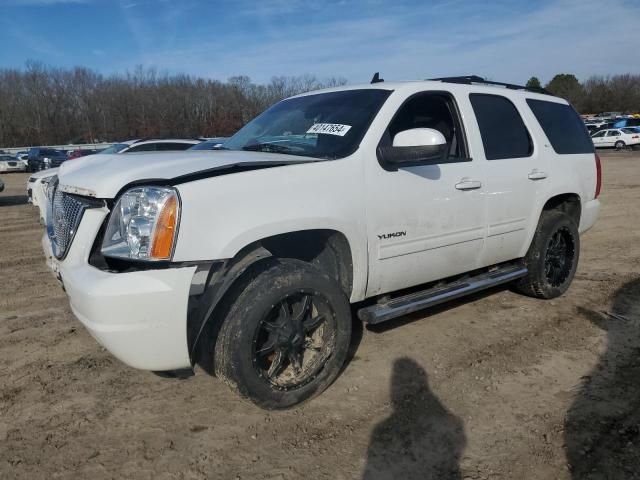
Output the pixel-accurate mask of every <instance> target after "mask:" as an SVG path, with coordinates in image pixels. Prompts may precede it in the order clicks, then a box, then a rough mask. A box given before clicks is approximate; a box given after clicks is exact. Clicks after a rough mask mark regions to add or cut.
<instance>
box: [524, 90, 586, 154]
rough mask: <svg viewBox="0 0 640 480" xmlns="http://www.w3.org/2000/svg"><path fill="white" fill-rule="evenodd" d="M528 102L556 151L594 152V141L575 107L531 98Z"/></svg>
mask: <svg viewBox="0 0 640 480" xmlns="http://www.w3.org/2000/svg"><path fill="white" fill-rule="evenodd" d="M527 103H528V104H529V107H530V108H531V111H532V112H533V114H534V115H535V117H536V119H537V120H538V123H540V126H541V127H542V130H544V133H545V135H546V136H547V138H548V139H549V141H550V142H551V146H552V147H553V149H554V150H555V152H556V153H558V154H560V155H570V154H576V153H593V142H592V141H591V138H589V133H588V131H587V129H586V128H585V126H584V123H583V122H582V120H581V119H580V117H579V116H578V114H577V113H576V111H575V110H574V109H573V107H571V106H570V105H566V104H563V103H555V102H546V101H544V100H533V99H531V98H530V99H527Z"/></svg>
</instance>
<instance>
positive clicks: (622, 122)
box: [611, 118, 640, 128]
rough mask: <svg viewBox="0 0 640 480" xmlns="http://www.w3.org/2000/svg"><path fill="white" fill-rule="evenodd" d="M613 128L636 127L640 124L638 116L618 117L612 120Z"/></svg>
mask: <svg viewBox="0 0 640 480" xmlns="http://www.w3.org/2000/svg"><path fill="white" fill-rule="evenodd" d="M611 126H612V127H613V128H624V127H638V126H640V118H619V119H617V120H615V121H614V122H612V125H611Z"/></svg>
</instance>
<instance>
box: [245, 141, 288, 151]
mask: <svg viewBox="0 0 640 480" xmlns="http://www.w3.org/2000/svg"><path fill="white" fill-rule="evenodd" d="M242 150H246V151H249V152H267V153H292V149H290V148H289V147H285V146H284V145H278V144H275V143H253V144H251V145H245V146H244V147H242Z"/></svg>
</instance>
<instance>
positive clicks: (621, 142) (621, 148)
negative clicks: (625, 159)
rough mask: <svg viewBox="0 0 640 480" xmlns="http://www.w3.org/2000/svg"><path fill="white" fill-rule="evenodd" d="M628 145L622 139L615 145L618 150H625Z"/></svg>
mask: <svg viewBox="0 0 640 480" xmlns="http://www.w3.org/2000/svg"><path fill="white" fill-rule="evenodd" d="M626 146H627V144H626V143H624V142H623V141H622V140H618V141H617V142H616V145H615V147H616V150H624V149H625V147H626Z"/></svg>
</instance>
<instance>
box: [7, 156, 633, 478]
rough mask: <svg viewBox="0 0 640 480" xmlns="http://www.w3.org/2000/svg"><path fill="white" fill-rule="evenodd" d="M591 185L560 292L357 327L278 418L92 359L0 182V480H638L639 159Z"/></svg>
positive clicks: (611, 164) (16, 178)
mask: <svg viewBox="0 0 640 480" xmlns="http://www.w3.org/2000/svg"><path fill="white" fill-rule="evenodd" d="M603 171H604V190H603V194H602V197H601V199H602V201H603V210H602V213H601V217H600V220H599V221H598V223H597V224H596V226H595V227H594V228H593V229H592V230H591V231H590V232H588V233H587V234H586V235H585V236H583V243H582V256H581V259H580V266H579V268H578V274H577V276H576V279H575V281H574V284H573V286H572V287H571V289H570V290H569V292H568V293H567V294H566V295H565V296H563V297H561V298H559V299H556V300H554V301H546V302H545V301H540V300H533V299H529V298H525V297H522V296H519V295H517V294H515V293H512V292H510V291H509V290H507V289H498V290H493V291H491V292H489V293H486V294H483V295H478V296H475V297H473V298H471V299H467V300H465V301H460V302H457V303H456V304H455V305H449V306H447V307H444V308H439V309H437V310H434V311H432V312H430V313H429V314H426V315H425V314H420V315H414V316H412V317H409V318H405V319H401V320H398V321H395V322H393V323H392V324H390V325H387V326H385V327H384V328H377V329H375V330H373V329H370V330H368V329H364V331H363V330H362V329H361V328H360V329H359V332H360V334H359V335H357V337H358V338H356V340H355V341H354V349H355V355H354V357H353V359H352V360H351V362H350V363H349V364H348V365H347V367H346V368H345V370H344V372H343V374H342V375H341V376H340V377H339V378H338V380H337V381H336V382H335V384H334V385H333V386H332V387H331V388H330V389H329V390H327V391H326V392H325V393H324V394H323V395H322V396H321V397H319V398H317V399H315V400H313V401H312V402H310V403H308V404H306V405H304V406H303V407H301V408H298V409H294V410H290V411H286V412H276V413H265V412H263V411H261V410H258V409H257V408H255V407H253V406H251V405H248V404H245V403H241V402H240V401H238V399H237V397H236V396H235V395H234V394H233V393H232V392H231V391H230V390H229V389H228V388H227V387H226V386H224V385H222V384H221V383H219V382H218V381H216V380H215V379H213V378H211V377H210V376H208V375H207V374H206V373H204V372H202V371H198V372H197V374H196V375H195V376H194V377H192V378H190V379H188V380H177V379H165V378H160V377H158V376H155V375H154V374H152V373H149V372H143V371H136V370H133V369H130V368H128V367H126V366H124V365H122V364H121V363H119V362H118V361H117V360H115V359H114V358H113V357H111V355H110V354H109V353H108V352H106V351H104V350H103V349H102V348H101V347H99V346H98V344H97V343H96V342H95V341H94V340H93V339H92V338H91V337H90V336H89V335H88V334H87V333H86V332H85V330H84V329H83V327H82V326H81V325H80V323H79V322H78V321H76V320H75V318H74V317H73V315H72V314H71V313H70V310H69V307H68V304H67V299H66V297H65V294H64V293H63V292H62V290H61V289H60V287H59V286H58V284H57V282H56V281H55V280H54V278H53V276H52V275H51V274H50V273H49V272H48V270H47V268H46V266H45V264H44V258H43V255H42V253H41V248H40V237H41V235H42V229H41V227H40V226H39V225H38V220H37V214H36V211H35V209H34V208H33V207H32V206H30V205H27V204H25V202H26V197H25V196H24V190H25V183H26V179H27V175H26V174H7V175H3V176H2V179H3V180H4V181H5V183H6V184H7V187H6V189H5V191H4V192H3V193H0V246H1V248H0V292H2V293H1V294H0V380H1V381H0V478H28V479H37V478H47V479H48V478H91V479H102V478H136V479H137V478H142V479H146V478H148V479H164V478H185V479H200V478H223V479H227V478H231V479H235V478H240V479H249V478H259V479H298V478H303V477H306V478H313V479H316V478H327V479H351V478H366V479H374V478H385V479H386V478H389V479H411V478H427V479H430V478H468V479H499V478H500V479H503V478H504V479H514V478H526V479H545V480H546V479H555V478H557V479H570V478H574V479H589V478H592V479H632V478H640V470H639V469H638V465H640V382H638V379H639V378H640V228H639V227H638V220H639V209H640V152H635V153H622V154H618V153H610V154H608V155H606V156H603Z"/></svg>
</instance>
